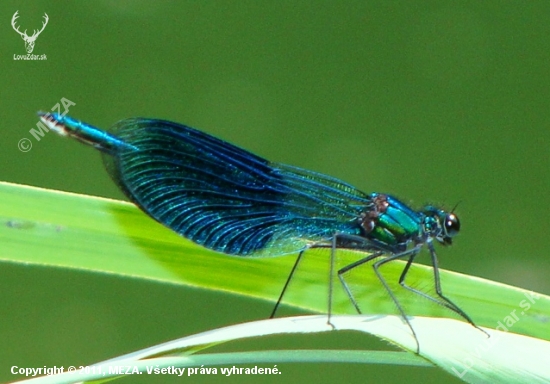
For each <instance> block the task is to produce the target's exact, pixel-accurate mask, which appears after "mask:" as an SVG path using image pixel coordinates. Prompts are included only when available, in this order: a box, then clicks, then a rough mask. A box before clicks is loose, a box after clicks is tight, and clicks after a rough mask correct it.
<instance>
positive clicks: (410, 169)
mask: <svg viewBox="0 0 550 384" xmlns="http://www.w3.org/2000/svg"><path fill="white" fill-rule="evenodd" d="M17 10H18V11H19V15H20V18H19V19H18V25H19V26H20V29H21V30H22V31H23V30H25V29H28V30H29V31H30V30H32V29H37V28H39V27H40V26H41V23H42V20H43V19H42V17H43V15H44V13H47V14H48V16H49V23H48V25H47V27H46V28H45V30H44V31H43V32H42V34H41V35H40V36H39V37H38V39H37V40H36V46H35V49H34V52H33V54H39V55H40V54H46V55H47V60H46V61H20V60H14V58H13V56H14V55H22V54H25V49H24V43H23V40H22V39H21V38H20V36H19V35H18V34H17V33H15V31H14V30H13V29H12V27H11V25H10V20H11V18H12V16H13V14H14V13H15V11H17ZM0 16H1V17H0V34H1V37H2V38H1V39H0V47H1V48H0V52H1V55H0V57H1V59H0V60H1V64H0V65H1V70H0V100H1V103H2V105H1V110H2V116H4V117H3V122H4V123H3V132H4V135H3V138H2V140H1V142H0V158H1V161H2V164H3V166H2V173H1V180H4V181H11V182H16V183H23V184H29V185H33V186H40V187H45V188H53V189H60V190H65V191H73V192H79V193H85V194H91V195H98V196H106V197H113V198H123V196H122V195H121V193H120V192H119V191H118V190H117V188H116V187H115V186H114V184H113V183H112V182H111V181H110V179H109V177H108V175H107V173H106V172H105V171H104V169H103V166H102V163H101V160H100V157H99V156H98V154H97V153H96V152H95V151H94V150H92V149H90V148H86V147H84V146H81V145H78V144H76V143H74V142H72V141H70V140H63V139H60V138H59V137H57V135H54V134H50V133H48V134H46V135H45V136H44V138H42V139H41V140H40V141H37V140H35V138H34V137H32V135H30V134H29V130H30V129H31V128H33V127H34V126H35V124H36V122H37V117H36V114H35V113H36V111H37V110H50V109H51V108H52V107H53V106H54V105H55V104H56V103H58V102H59V101H60V100H61V98H67V99H69V100H71V101H73V102H74V103H76V105H75V106H71V107H70V109H69V110H70V115H72V116H74V117H76V118H79V119H82V120H85V121H87V122H89V123H91V124H94V125H96V126H99V127H104V128H108V127H109V126H110V125H112V124H113V123H115V122H116V121H118V120H120V119H123V118H127V117H133V116H147V117H157V118H164V119H169V120H174V121H177V122H182V123H186V124H189V125H191V126H194V127H197V128H200V129H202V130H204V131H206V132H209V133H211V134H213V135H215V136H218V137H221V138H223V139H225V140H228V141H230V142H233V143H235V144H238V145H239V146H242V147H244V148H247V149H249V150H251V151H253V152H255V153H257V154H259V155H261V156H263V157H266V158H268V159H270V160H274V161H279V162H284V163H289V164H293V165H297V166H300V167H304V168H308V169H313V170H316V171H319V172H323V173H327V174H330V175H332V176H335V177H338V178H341V179H343V180H345V181H347V182H349V183H351V184H353V185H355V186H357V187H358V188H360V189H362V190H364V191H366V192H371V191H378V192H389V193H392V194H395V195H397V196H399V197H401V198H402V199H403V200H405V201H407V202H410V203H411V204H412V205H413V206H421V205H423V204H424V203H435V204H442V205H443V206H444V207H446V208H452V207H453V206H454V205H455V204H456V203H457V202H460V204H459V206H458V208H457V212H458V214H459V216H460V218H461V221H462V231H461V234H460V236H459V237H458V238H457V239H456V242H455V244H456V245H455V246H453V247H452V248H449V249H440V250H439V256H440V263H441V266H442V267H443V268H445V269H450V270H454V271H459V272H463V273H467V274H472V275H476V276H480V277H484V278H489V279H492V280H496V281H500V282H503V283H507V284H513V285H517V286H520V287H523V288H527V289H532V290H535V291H538V292H542V293H546V294H548V293H550V281H549V279H548V270H549V269H550V261H549V255H550V236H549V231H548V224H547V222H546V219H547V217H548V216H549V214H550V211H549V209H548V193H549V191H550V178H549V175H548V173H549V170H550V149H549V145H550V127H549V121H550V108H549V104H550V71H549V68H550V39H549V38H548V37H549V35H550V23H548V19H549V17H550V2H547V1H530V2H515V1H485V2H479V1H463V2H460V3H458V2H447V1H415V2H410V1H392V2H388V1H340V2H328V1H277V2H270V1H234V2H222V1H173V2H170V1H164V2H153V1H116V2H110V1H94V2H91V1H90V2H65V1H57V2H55V1H33V2H23V1H3V2H2V3H1V4H0ZM29 34H30V32H29ZM22 138H29V139H30V140H31V142H32V149H31V150H30V151H29V152H26V153H23V152H21V151H20V150H19V149H18V147H17V144H18V142H19V140H20V139H22ZM152 225H155V224H154V223H152ZM113 257H116V255H113ZM282 283H283V282H281V284H282ZM0 292H2V297H3V298H2V300H0V339H1V340H2V341H3V345H4V349H2V351H0V381H8V380H14V379H15V378H16V377H14V376H13V375H11V374H10V372H9V368H10V367H11V366H12V365H18V366H25V367H40V366H44V365H47V366H53V365H58V366H59V365H65V366H68V365H80V364H90V363H93V362H96V361H99V360H104V359H107V358H110V357H112V356H116V355H119V354H122V353H126V352H129V351H131V350H134V349H138V348H143V347H146V346H149V345H151V344H156V343H159V342H162V341H165V340H169V339H172V338H176V337H181V336H184V335H187V334H190V333H193V332H200V331H204V330H208V329H210V328H214V327H218V326H223V325H227V324H232V323H236V322H240V321H246V320H253V319H260V318H265V317H267V315H268V314H269V313H270V310H271V308H272V305H273V303H270V302H261V301H258V300H252V299H248V298H243V297H236V296H230V295H226V294H222V293H220V292H206V291H203V290H198V289H186V288H182V287H175V286H170V285H163V284H158V283H153V282H143V281H137V280H132V279H120V278H116V277H113V276H97V275H92V274H87V273H81V272H74V271H64V270H57V269H53V268H36V267H32V268H31V267H28V266H22V265H11V264H5V263H4V264H1V268H0ZM449 296H451V297H452V293H449ZM464 309H465V310H466V312H467V308H464ZM293 347H294V348H295V347H305V348H314V347H319V348H354V349H363V348H383V347H385V346H384V344H383V343H380V342H378V341H376V340H373V339H371V338H369V337H367V336H359V337H358V336H357V335H352V334H331V335H323V336H322V337H318V336H317V337H310V336H308V337H303V338H298V337H296V336H293V337H291V338H290V337H289V338H269V339H268V340H260V341H259V342H250V343H249V344H246V345H245V343H242V344H239V345H233V346H231V348H229V347H228V348H227V350H234V349H239V348H247V349H250V348H258V349H264V348H293ZM279 369H280V370H281V371H282V372H283V375H282V376H278V377H242V376H241V377H230V378H225V377H223V378H222V377H221V376H218V377H208V376H195V377H193V378H192V379H189V380H193V381H194V382H198V383H203V382H204V383H210V382H221V381H223V382H224V383H233V382H235V383H236V382H262V383H263V382H266V383H267V382H280V380H281V379H284V380H285V381H290V382H299V381H300V382H303V381H306V380H314V381H315V382H318V383H333V382H349V383H359V382H364V381H365V380H368V381H370V382H376V381H382V382H385V383H398V382H399V383H402V382H403V380H406V381H407V382H411V383H416V382H425V381H426V380H433V381H434V382H435V381H440V380H449V377H448V375H446V374H443V373H440V372H438V371H436V370H434V369H426V368H422V369H421V368H414V369H413V368H400V367H397V368H396V367H379V366H360V365H351V364H350V365H347V364H345V365H336V364H328V365H326V364H317V365H312V364H310V365H296V364H280V365H279ZM124 380H126V382H136V383H138V382H139V383H142V382H176V381H179V380H181V379H178V378H171V377H165V376H163V377H139V378H138V377H130V378H126V379H124ZM449 382H458V380H455V379H453V378H451V379H450V380H449Z"/></svg>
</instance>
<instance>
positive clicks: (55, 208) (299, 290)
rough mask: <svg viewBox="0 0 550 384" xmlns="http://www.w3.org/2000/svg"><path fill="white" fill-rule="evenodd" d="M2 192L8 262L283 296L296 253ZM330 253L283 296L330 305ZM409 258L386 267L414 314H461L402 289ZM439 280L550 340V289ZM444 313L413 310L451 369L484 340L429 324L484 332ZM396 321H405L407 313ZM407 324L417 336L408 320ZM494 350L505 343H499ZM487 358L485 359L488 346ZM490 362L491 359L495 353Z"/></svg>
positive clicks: (371, 303) (383, 302)
mask: <svg viewBox="0 0 550 384" xmlns="http://www.w3.org/2000/svg"><path fill="white" fill-rule="evenodd" d="M0 201H2V202H3V203H2V205H1V207H0V221H1V222H2V224H3V225H1V226H0V239H1V241H2V244H3V249H2V250H3V251H2V253H1V255H0V261H3V262H7V263H21V264H34V265H43V266H56V267H62V268H74V269H81V270H87V271H94V272H98V273H111V274H117V275H120V276H130V277H134V278H142V279H150V280H156V281H162V282H166V283H171V284H184V285H189V286H195V287H202V288H206V289H212V290H221V291H227V292H231V293H235V294H242V295H248V296H253V297H257V298H262V299H266V300H275V299H276V298H277V297H278V295H279V293H280V291H281V288H282V286H283V284H284V282H285V280H286V278H287V277H288V273H289V271H290V269H291V267H292V265H293V263H294V261H295V259H296V256H293V255H291V256H285V257H278V258H264V259H259V258H255V259H251V258H239V257H230V256H226V255H222V254H217V253H214V252H211V251H209V250H206V249H204V248H202V247H200V246H197V245H195V244H193V243H192V242H189V241H187V240H185V239H183V238H182V237H180V236H178V235H176V234H175V233H173V232H172V231H170V230H168V229H166V228H164V227H163V226H162V225H160V224H158V223H156V222H154V221H153V220H151V219H150V218H149V217H147V216H146V215H144V214H143V213H141V212H140V211H139V210H138V209H137V208H136V207H135V206H133V205H131V204H128V203H124V202H120V201H114V200H109V199H103V198H97V197H90V196H82V195H75V194H71V193H65V192H58V191H50V190H44V189H40V188H34V187H28V186H21V185H14V184H9V183H0ZM337 257H338V260H337V268H338V267H341V266H343V265H346V264H347V263H350V262H351V261H355V260H358V259H359V258H361V257H364V254H361V253H357V252H342V251H340V250H339V251H338V252H337ZM477 257H479V255H477ZM329 260H330V252H329V251H328V250H322V249H315V250H310V251H308V252H306V254H305V256H304V258H303V261H302V263H301V264H300V266H299V269H298V271H297V273H296V275H295V278H293V280H292V283H291V285H290V287H289V290H288V293H287V294H286V295H285V298H284V302H285V303H286V304H290V305H293V306H296V307H301V308H304V309H309V310H313V311H317V312H320V313H326V311H327V298H328V288H327V287H328V274H329V273H328V272H329ZM403 266H404V264H403V263H402V262H399V261H397V262H392V263H389V264H388V265H386V266H384V269H383V273H384V276H385V278H386V280H387V281H388V283H390V285H391V287H392V289H393V290H394V292H395V294H396V296H397V297H398V298H399V300H400V302H401V304H402V305H403V307H404V308H405V310H406V312H407V314H409V315H415V316H428V317H436V318H437V317H456V315H455V314H454V313H452V312H450V311H449V310H446V309H444V308H443V307H441V306H438V305H436V304H433V303H431V302H430V301H428V300H426V299H423V298H421V297H419V296H418V295H414V294H412V293H410V292H408V291H405V290H403V289H401V288H400V287H399V286H398V285H397V284H396V282H397V280H398V278H399V276H400V274H401V272H402V270H403ZM432 273H433V272H432V269H431V268H429V267H426V266H422V265H415V266H414V267H413V268H411V272H410V273H409V275H408V277H407V283H408V284H409V285H411V286H413V287H415V288H417V289H421V290H423V291H426V292H428V293H432V294H433V276H432ZM441 280H442V287H443V289H444V292H445V294H446V295H447V296H448V297H449V298H451V299H452V300H453V301H454V302H455V303H457V304H458V305H459V306H460V307H461V308H462V309H463V310H464V311H465V312H466V313H468V314H469V315H470V316H471V317H472V319H474V321H475V322H476V323H477V324H478V325H480V326H485V327H487V328H492V329H495V328H496V329H498V330H501V331H509V332H513V333H515V334H521V335H526V336H530V337H533V338H537V339H541V340H550V327H548V324H549V322H550V298H549V297H547V296H543V295H540V294H535V293H532V292H529V291H526V290H522V289H519V288H515V287H511V286H507V285H503V284H499V283H496V282H492V281H488V280H484V279H479V278H476V277H472V276H466V275H461V274H458V273H453V272H449V271H443V270H441ZM346 281H347V282H348V284H349V285H350V287H351V289H352V291H353V294H354V295H355V297H356V299H357V301H358V303H359V305H360V306H361V309H362V311H363V312H364V313H380V314H395V313H396V312H397V311H396V308H395V306H394V304H393V302H392V301H391V300H390V299H389V296H388V294H387V292H385V291H384V289H383V288H382V286H381V284H380V282H379V281H378V279H377V278H376V276H375V275H374V273H373V271H372V268H371V267H370V266H369V265H367V264H365V265H363V266H361V267H359V268H356V269H354V270H353V271H352V273H350V274H349V275H347V276H346ZM333 313H334V314H354V313H355V310H354V308H353V307H352V305H351V304H350V302H349V299H348V297H347V296H346V294H345V292H344V290H343V289H342V287H341V285H340V284H339V283H338V282H337V281H336V282H335V283H334V301H333ZM355 317H357V316H355ZM459 319H460V318H459ZM432 320H434V319H432ZM437 320H439V321H440V322H439V323H437V324H436V325H434V324H430V325H429V326H426V327H423V325H422V323H419V322H418V321H416V320H415V321H414V323H413V324H414V325H413V326H414V328H415V331H416V332H417V333H418V335H419V341H420V345H421V354H422V355H423V356H427V357H429V359H430V360H431V361H432V362H434V363H436V364H439V365H441V366H443V367H446V368H445V369H450V368H449V363H441V362H438V358H439V359H443V360H445V359H447V361H454V364H455V365H454V366H457V364H458V363H459V362H460V358H462V357H464V356H466V355H464V354H462V355H460V356H462V357H450V356H453V353H455V352H456V351H457V350H459V349H460V350H461V351H466V350H467V349H468V348H470V351H471V350H472V348H474V349H473V350H474V351H475V348H476V346H475V344H472V343H473V341H468V342H467V343H466V344H465V345H464V346H462V347H460V348H458V347H457V348H454V347H452V346H453V345H454V344H453V343H450V342H449V343H447V341H445V343H443V350H437V353H434V354H432V355H430V354H429V347H428V346H429V345H430V344H434V345H437V344H438V343H439V344H442V343H441V340H440V339H439V337H440V336H439V333H436V334H437V335H438V336H437V338H435V339H434V337H433V335H434V334H433V333H431V332H432V331H433V329H432V328H433V327H436V328H441V329H442V331H441V334H445V333H447V334H451V335H453V336H454V337H456V338H457V339H458V341H461V340H462V341H466V340H470V339H469V336H468V337H467V335H468V334H472V335H475V336H474V337H475V338H477V339H480V338H481V339H484V338H485V336H484V334H483V333H482V332H480V331H479V330H476V329H475V328H473V327H471V326H470V325H468V324H466V323H463V322H457V321H454V322H453V324H454V323H457V324H459V326H458V327H459V328H456V330H455V326H454V325H452V324H451V325H449V323H444V322H442V321H443V319H437ZM445 321H450V320H445ZM397 323H399V324H400V326H401V327H402V326H403V324H402V323H401V322H400V321H397ZM392 327H393V325H392V326H391V327H390V328H391V329H393V331H395V329H394V328H392ZM445 330H446V331H445ZM451 330H452V331H451ZM402 333H403V334H406V335H408V337H409V338H410V331H409V330H408V329H405V330H404V331H403V332H402ZM510 334H511V333H508V335H510ZM382 337H386V336H382ZM396 338H397V336H396V335H395V334H391V333H389V334H388V335H387V339H389V340H392V341H394V342H396V343H398V344H399V345H402V346H403V347H405V348H409V349H411V350H415V348H414V347H412V348H411V347H410V346H407V344H406V343H404V342H399V341H396ZM526 339H529V338H520V339H514V341H513V342H512V343H511V344H508V343H506V344H505V346H506V348H510V350H508V352H509V353H511V354H513V353H515V352H514V351H518V350H521V348H520V347H523V346H527V345H530V344H529V343H528V342H527V341H525V340H526ZM432 340H433V341H432ZM537 341H540V340H537ZM493 350H495V351H496V352H499V353H507V352H506V350H504V349H501V348H500V347H499V348H497V349H495V348H493V349H491V351H493ZM536 350H537V351H538V349H536ZM465 353H469V352H465ZM492 353H493V352H491V353H490V354H489V355H492ZM540 356H542V355H540ZM464 358H466V357H464ZM468 358H471V357H468ZM449 359H450V360H449ZM453 359H454V360H453ZM481 359H482V360H483V361H485V358H484V357H483V356H482V357H481ZM467 361H469V360H467ZM464 364H467V363H464ZM487 364H489V365H488V367H490V366H492V365H491V364H493V363H487ZM482 365H483V364H481V363H477V364H476V366H482ZM457 367H458V366H457ZM456 369H457V370H458V369H459V368H456ZM467 376H472V375H467ZM500 378H502V376H500Z"/></svg>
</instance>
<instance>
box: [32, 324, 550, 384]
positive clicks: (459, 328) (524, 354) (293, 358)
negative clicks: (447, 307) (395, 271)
mask: <svg viewBox="0 0 550 384" xmlns="http://www.w3.org/2000/svg"><path fill="white" fill-rule="evenodd" d="M326 319H327V318H326V316H301V317H289V318H282V319H272V320H262V321H255V322H251V323H245V324H237V325H233V326H229V327H224V328H220V329H216V330H211V331H207V332H203V333H200V334H197V335H192V336H188V337H184V338H181V339H178V340H174V341H170V342H167V343H163V344H160V345H158V346H155V347H150V348H147V349H144V350H141V351H137V352H134V353H130V354H127V355H123V356H120V357H118V358H115V359H110V360H107V361H104V362H101V363H98V364H95V365H94V367H93V368H90V369H89V370H88V372H86V373H85V374H78V375H76V374H75V373H74V372H71V373H64V374H61V375H58V376H55V377H43V378H38V379H31V380H28V381H25V382H28V383H36V384H49V383H57V384H62V383H74V382H77V381H81V380H82V381H94V380H99V381H94V382H104V381H105V380H109V379H112V378H116V377H123V376H124V375H121V374H120V373H119V371H118V370H117V368H120V367H123V368H125V369H126V367H129V368H130V369H131V370H133V374H138V372H142V373H149V374H151V370H152V369H155V368H156V369H162V368H165V369H170V368H173V367H178V368H182V367H185V368H186V371H185V370H184V371H182V372H181V373H182V374H185V376H189V373H190V372H189V368H190V367H199V369H200V368H202V367H210V366H214V367H216V366H217V367H218V368H216V371H206V372H215V374H216V375H220V374H221V375H224V373H223V371H221V368H219V366H226V365H231V364H258V363H264V364H265V363H271V364H273V363H275V366H273V365H270V366H266V365H261V366H260V367H262V368H270V369H274V368H275V369H276V368H277V364H278V363H283V362H294V363H299V362H300V363H303V362H333V363H334V362H347V363H349V362H353V363H362V364H367V363H374V364H393V365H411V366H430V365H431V364H430V361H431V362H432V363H433V364H435V365H438V366H440V367H441V368H443V369H445V370H447V371H448V372H449V373H451V374H454V375H457V376H458V377H460V378H461V379H463V380H465V381H467V382H469V383H489V382H499V383H504V382H506V383H526V384H528V383H529V384H532V383H545V382H548V381H549V380H550V367H548V365H547V364H544V363H541V356H549V355H550V342H547V341H541V340H537V339H534V338H530V337H525V336H520V335H516V334H513V333H508V332H503V331H493V330H488V331H489V332H490V334H491V337H490V338H487V337H486V336H485V335H484V334H483V333H481V332H479V331H477V330H476V329H475V328H473V327H470V326H469V325H467V324H465V323H463V322H459V321H456V320H451V319H434V318H421V317H416V318H412V319H411V322H412V323H413V326H414V328H415V330H416V331H417V333H418V334H419V336H421V337H422V340H423V342H422V357H423V358H424V359H423V358H421V357H420V356H416V355H413V354H406V353H404V352H384V351H345V350H341V351H334V350H333V351H310V350H295V351H286V350H280V351H261V352H258V351H254V352H245V353H223V354H197V355H193V356H191V355H192V354H193V353H194V352H196V351H198V350H201V349H204V348H205V347H207V346H211V345H216V344H219V343H224V342H227V341H232V340H239V339H244V338H249V337H258V336H266V335H273V334H283V333H313V332H327V331H328V332H330V331H334V330H333V328H332V327H331V326H329V325H328V324H327V321H326ZM331 322H332V323H333V325H334V327H335V330H354V331H360V332H368V333H371V334H374V335H377V336H379V337H381V338H384V339H388V340H391V341H392V342H393V343H396V344H398V345H400V346H402V347H403V348H405V349H409V350H410V349H413V348H415V347H416V342H415V340H414V338H413V337H412V335H411V333H410V332H409V329H408V328H407V327H406V326H405V325H404V324H403V322H402V321H401V318H399V317H397V316H358V315H355V316H335V317H333V318H332V319H331ZM113 368H115V369H113ZM199 369H197V371H194V370H192V371H191V372H197V373H196V374H200V373H199V372H198V371H199ZM223 369H228V368H227V367H225V368H223ZM193 374H195V373H192V375H193ZM211 374H213V373H211ZM274 374H277V373H274Z"/></svg>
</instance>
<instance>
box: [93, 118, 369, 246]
mask: <svg viewBox="0 0 550 384" xmlns="http://www.w3.org/2000/svg"><path fill="white" fill-rule="evenodd" d="M112 133H113V134H114V135H116V136H117V137H118V138H119V139H120V140H121V141H123V142H125V143H127V144H130V145H125V146H120V147H119V148H118V149H117V150H115V151H113V152H111V153H110V154H104V161H105V164H106V167H107V169H108V171H109V173H110V174H111V176H112V178H113V179H114V180H115V182H117V184H118V185H119V186H120V188H121V189H122V190H123V191H124V192H125V193H126V195H127V196H128V197H129V198H130V199H131V200H132V201H133V202H134V203H135V204H137V205H138V206H139V207H140V208H141V209H142V210H144V211H145V212H146V213H148V214H149V215H150V216H152V217H153V218H154V219H155V220H157V221H159V222H160V223H162V224H164V225H166V226H167V227H169V228H171V229H172V230H174V231H175V232H177V233H179V234H180V235H182V236H184V237H186V238H188V239H190V240H193V241H194V242H196V243H198V244H201V245H203V246H205V247H207V248H210V249H213V250H215V251H219V252H223V253H226V254H232V255H238V256H278V255H283V254H288V253H295V252H298V251H301V250H303V249H305V248H307V247H308V246H310V245H312V244H318V243H327V244H328V242H329V241H330V240H331V238H332V236H333V235H334V233H335V232H344V233H350V234H357V224H356V223H357V217H358V216H359V214H360V213H361V212H362V211H363V210H364V209H365V208H366V207H368V206H369V205H370V204H371V201H370V198H369V197H368V196H367V195H366V194H364V193H363V192H360V191H358V190H357V189H355V188H353V187H352V186H350V185H347V184H345V183H343V182H342V181H340V180H337V179H335V178H331V177H328V176H325V175H322V174H319V173H315V172H311V171H307V170H304V169H300V168H296V167H291V166H288V165H283V164H277V163H271V162H269V161H267V160H265V159H262V158H261V157H258V156H256V155H254V154H252V153H250V152H247V151H245V150H243V149H240V148H238V147H236V146H234V145H231V144H229V143H226V142H224V141H222V140H219V139H217V138H215V137H212V136H210V135H208V134H206V133H204V132H200V131H198V130H195V129H193V128H190V127H186V126H184V125H180V124H176V123H172V122H169V121H162V120H152V119H142V118H133V119H127V120H123V121H121V122H119V123H117V124H116V125H115V126H114V128H113V131H112Z"/></svg>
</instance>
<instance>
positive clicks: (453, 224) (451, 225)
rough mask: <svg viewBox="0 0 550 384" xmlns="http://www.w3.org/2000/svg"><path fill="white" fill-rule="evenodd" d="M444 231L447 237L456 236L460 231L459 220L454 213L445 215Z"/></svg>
mask: <svg viewBox="0 0 550 384" xmlns="http://www.w3.org/2000/svg"><path fill="white" fill-rule="evenodd" d="M445 232H446V233H447V236H449V237H453V236H456V235H457V234H458V232H460V221H459V220H458V217H456V215H455V214H454V213H449V214H448V215H447V216H445Z"/></svg>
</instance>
